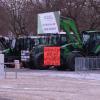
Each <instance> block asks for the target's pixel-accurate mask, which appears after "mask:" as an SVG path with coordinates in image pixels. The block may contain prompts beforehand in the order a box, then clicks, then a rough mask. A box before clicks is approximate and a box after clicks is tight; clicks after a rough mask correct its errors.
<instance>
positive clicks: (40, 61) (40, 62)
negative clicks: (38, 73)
mask: <svg viewBox="0 0 100 100" xmlns="http://www.w3.org/2000/svg"><path fill="white" fill-rule="evenodd" d="M34 63H35V67H36V69H41V70H42V69H48V67H46V66H44V55H43V53H42V54H39V55H36V58H35V61H34Z"/></svg>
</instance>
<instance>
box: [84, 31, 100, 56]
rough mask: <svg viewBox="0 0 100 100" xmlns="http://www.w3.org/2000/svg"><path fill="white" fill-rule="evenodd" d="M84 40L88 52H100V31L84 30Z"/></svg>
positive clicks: (94, 53) (96, 53)
mask: <svg viewBox="0 0 100 100" xmlns="http://www.w3.org/2000/svg"><path fill="white" fill-rule="evenodd" d="M82 40H83V45H84V48H85V51H87V53H88V54H90V53H91V54H93V55H98V54H99V53H100V31H83V32H82Z"/></svg>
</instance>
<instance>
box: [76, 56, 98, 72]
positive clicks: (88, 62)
mask: <svg viewBox="0 0 100 100" xmlns="http://www.w3.org/2000/svg"><path fill="white" fill-rule="evenodd" d="M75 70H76V71H85V70H100V57H99V58H98V57H77V58H75Z"/></svg>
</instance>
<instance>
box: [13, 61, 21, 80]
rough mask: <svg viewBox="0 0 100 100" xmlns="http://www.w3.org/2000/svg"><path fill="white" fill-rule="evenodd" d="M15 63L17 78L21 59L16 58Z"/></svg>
mask: <svg viewBox="0 0 100 100" xmlns="http://www.w3.org/2000/svg"><path fill="white" fill-rule="evenodd" d="M14 63H15V70H16V79H17V70H18V69H20V62H19V60H14Z"/></svg>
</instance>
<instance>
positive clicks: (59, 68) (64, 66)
mask: <svg viewBox="0 0 100 100" xmlns="http://www.w3.org/2000/svg"><path fill="white" fill-rule="evenodd" d="M56 69H57V70H59V71H60V70H61V71H63V70H66V69H67V67H66V61H65V59H64V57H63V56H61V59H60V66H57V67H56Z"/></svg>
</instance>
